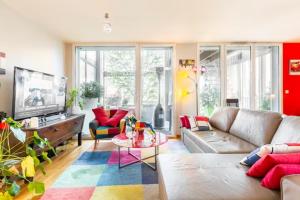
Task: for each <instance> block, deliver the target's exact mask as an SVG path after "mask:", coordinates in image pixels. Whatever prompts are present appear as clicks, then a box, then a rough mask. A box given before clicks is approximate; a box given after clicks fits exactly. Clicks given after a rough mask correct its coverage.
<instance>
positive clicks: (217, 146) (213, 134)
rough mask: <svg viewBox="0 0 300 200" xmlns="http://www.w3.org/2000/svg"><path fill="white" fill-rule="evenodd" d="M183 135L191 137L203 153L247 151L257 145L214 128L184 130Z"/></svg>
mask: <svg viewBox="0 0 300 200" xmlns="http://www.w3.org/2000/svg"><path fill="white" fill-rule="evenodd" d="M184 133H185V136H184V137H189V138H191V139H192V140H193V141H194V142H195V143H196V144H197V145H198V146H199V147H200V148H201V149H202V150H203V152H205V153H249V152H251V151H253V150H254V149H256V148H257V147H256V146H255V145H253V144H250V143H248V142H246V141H244V140H242V139H240V138H238V137H235V136H233V135H230V134H228V133H225V132H223V131H220V130H217V129H214V130H213V131H195V132H193V131H190V130H185V132H184Z"/></svg>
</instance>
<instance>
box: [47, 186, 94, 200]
mask: <svg viewBox="0 0 300 200" xmlns="http://www.w3.org/2000/svg"><path fill="white" fill-rule="evenodd" d="M94 190H95V187H82V188H50V189H47V191H46V193H45V194H44V195H43V196H42V198H41V200H57V199H60V200H70V199H72V200H89V199H90V198H91V196H92V194H93V192H94Z"/></svg>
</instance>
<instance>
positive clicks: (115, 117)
mask: <svg viewBox="0 0 300 200" xmlns="http://www.w3.org/2000/svg"><path fill="white" fill-rule="evenodd" d="M127 113H128V111H127V110H118V111H117V112H116V113H115V114H114V115H113V116H112V117H111V118H110V119H109V120H107V121H106V122H105V126H112V127H116V126H118V124H119V123H120V121H121V119H123V118H124V117H125V116H126V115H127Z"/></svg>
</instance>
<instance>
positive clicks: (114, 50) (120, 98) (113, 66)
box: [77, 47, 136, 108]
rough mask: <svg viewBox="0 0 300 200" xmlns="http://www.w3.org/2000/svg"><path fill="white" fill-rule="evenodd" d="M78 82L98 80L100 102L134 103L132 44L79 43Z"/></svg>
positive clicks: (133, 53) (119, 105)
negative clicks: (101, 44)
mask: <svg viewBox="0 0 300 200" xmlns="http://www.w3.org/2000/svg"><path fill="white" fill-rule="evenodd" d="M77 55H78V59H79V61H78V65H79V76H78V77H79V86H80V85H81V84H82V83H84V82H91V81H97V82H99V83H100V85H101V87H102V88H103V91H104V93H103V96H102V97H101V98H100V99H99V104H101V105H105V106H106V107H107V108H113V107H124V108H132V107H134V104H135V69H136V67H135V60H136V59H135V47H78V48H77Z"/></svg>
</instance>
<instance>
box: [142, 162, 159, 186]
mask: <svg viewBox="0 0 300 200" xmlns="http://www.w3.org/2000/svg"><path fill="white" fill-rule="evenodd" d="M150 164H151V165H153V166H154V164H153V163H150ZM157 183H158V176H157V170H156V171H154V170H153V169H151V168H150V167H148V166H147V165H145V164H142V184H157Z"/></svg>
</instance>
